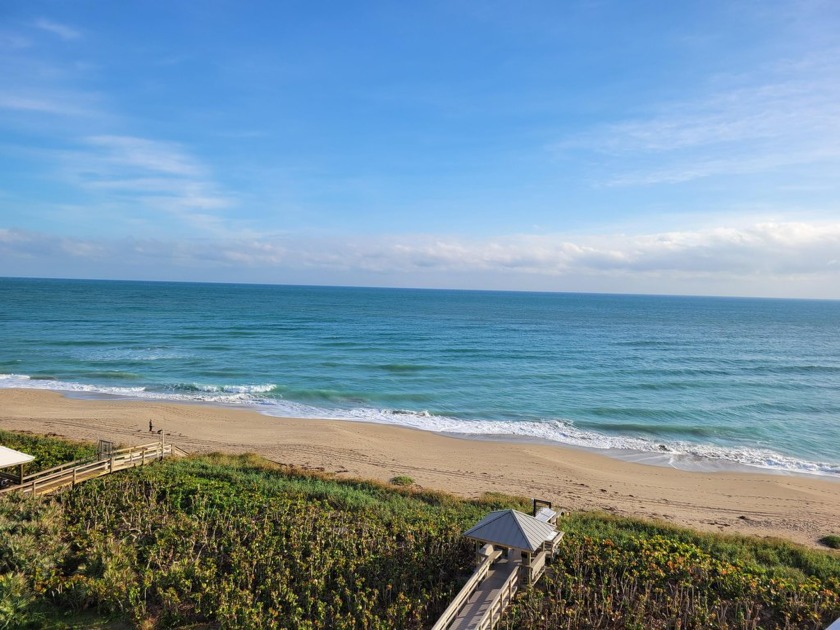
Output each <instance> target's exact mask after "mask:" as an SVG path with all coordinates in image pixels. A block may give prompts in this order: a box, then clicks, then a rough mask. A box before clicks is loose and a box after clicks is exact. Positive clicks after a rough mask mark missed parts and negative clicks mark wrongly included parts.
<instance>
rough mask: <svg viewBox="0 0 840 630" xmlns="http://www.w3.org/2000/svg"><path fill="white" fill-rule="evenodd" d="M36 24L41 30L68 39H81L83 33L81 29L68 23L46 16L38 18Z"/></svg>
mask: <svg viewBox="0 0 840 630" xmlns="http://www.w3.org/2000/svg"><path fill="white" fill-rule="evenodd" d="M35 26H36V27H38V28H40V29H41V30H44V31H47V32H50V33H52V34H53V35H58V36H59V37H60V38H61V39H63V40H66V41H70V40H74V39H79V38H81V36H82V34H81V33H80V32H79V31H77V30H76V29H74V28H72V27H70V26H67V25H66V24H61V23H59V22H54V21H53V20H46V19H44V18H41V19H39V20H37V21H36V22H35Z"/></svg>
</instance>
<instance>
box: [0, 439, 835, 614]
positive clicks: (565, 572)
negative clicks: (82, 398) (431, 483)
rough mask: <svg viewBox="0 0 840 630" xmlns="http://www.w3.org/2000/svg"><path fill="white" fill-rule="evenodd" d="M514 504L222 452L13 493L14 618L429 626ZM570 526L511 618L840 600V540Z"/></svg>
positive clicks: (7, 610) (0, 545)
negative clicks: (483, 525) (476, 545)
mask: <svg viewBox="0 0 840 630" xmlns="http://www.w3.org/2000/svg"><path fill="white" fill-rule="evenodd" d="M27 439H36V440H37V438H31V436H30V437H28V438H27ZM54 442H56V441H55V440H53V441H52V442H50V444H53V443H54ZM4 443H6V444H7V445H9V446H11V447H13V448H15V446H14V444H12V443H9V442H4ZM46 444H47V443H46V442H44V443H43V444H41V447H43V448H46V449H49V446H45V445H46ZM18 447H19V448H23V447H22V446H21V445H20V444H18ZM59 459H60V458H59ZM502 507H515V508H518V509H521V510H528V507H529V506H528V502H527V501H526V500H524V499H518V498H515V497H507V496H497V495H487V496H485V497H484V498H482V499H480V500H464V499H459V498H456V497H453V496H450V495H446V494H442V493H436V492H427V491H424V490H422V489H420V488H418V487H417V486H416V485H415V486H411V487H409V486H405V487H401V486H395V485H393V484H391V485H387V484H379V483H374V482H366V481H358V480H339V479H334V478H330V477H329V476H325V475H323V474H313V473H311V472H307V471H301V470H297V469H293V468H289V467H284V466H280V465H278V464H274V463H271V462H268V461H266V460H264V459H261V458H259V457H256V456H235V457H234V456H226V455H220V454H217V455H206V456H194V457H189V458H184V459H173V460H167V461H164V462H158V463H154V464H152V465H148V466H145V467H142V468H135V469H132V470H128V471H123V472H120V473H116V474H113V475H109V476H106V477H102V478H99V479H96V480H91V481H87V482H85V483H83V484H80V485H79V486H77V487H76V488H74V489H71V490H65V491H62V492H59V493H57V494H55V495H54V496H48V497H23V496H18V495H16V494H7V495H4V496H3V497H0V628H3V627H32V628H41V627H47V628H62V627H64V628H68V627H90V626H96V624H102V625H100V626H99V627H140V628H175V627H194V628H201V627H207V628H216V627H222V628H360V629H361V628H382V629H385V628H424V627H429V626H430V625H431V624H432V623H433V622H434V621H435V619H436V618H437V616H438V615H439V614H440V613H441V612H442V611H443V609H444V608H445V607H446V605H447V604H448V602H449V600H450V599H451V598H452V597H453V596H454V594H455V593H457V591H458V589H459V588H460V586H461V584H463V582H464V581H465V580H466V578H467V577H468V575H469V573H470V571H471V563H472V558H473V547H472V545H471V544H470V543H468V542H467V541H465V540H464V539H463V538H462V537H461V535H460V534H461V532H462V531H464V530H465V529H466V528H468V527H469V526H471V525H472V524H474V523H475V522H476V521H477V520H479V519H480V518H481V517H482V516H484V515H485V514H486V513H487V512H488V511H490V510H493V509H499V508H502ZM560 526H561V528H562V529H564V530H565V531H566V537H565V538H564V541H563V543H562V545H561V548H560V554H559V557H558V558H557V559H556V560H555V562H554V563H553V564H552V565H551V566H550V567H549V570H548V571H547V573H546V575H545V576H544V577H543V578H542V580H541V581H540V582H539V583H538V584H537V585H536V586H535V587H533V588H526V589H523V590H521V591H520V593H519V594H518V596H517V598H516V600H515V604H514V605H513V606H512V607H511V608H510V609H509V611H508V613H507V614H506V616H505V618H504V619H503V621H502V623H501V625H500V626H499V627H502V628H701V627H703V628H707V627H715V628H718V627H719V628H823V627H825V626H826V625H827V624H828V623H829V622H830V621H832V620H833V619H834V618H836V617H838V616H840V554H838V553H837V552H835V551H830V550H827V551H824V552H821V551H817V550H810V549H806V548H803V547H800V546H797V545H794V544H791V543H787V542H783V541H764V540H758V539H750V538H743V537H723V536H714V535H706V534H698V533H696V532H692V531H688V530H684V529H679V528H676V527H671V526H667V525H664V524H657V523H651V522H643V521H638V520H630V519H620V518H614V517H611V516H609V515H604V514H572V515H569V516H567V517H565V518H564V519H563V520H562V521H561V523H560ZM79 620H84V621H79ZM108 624H110V625H108Z"/></svg>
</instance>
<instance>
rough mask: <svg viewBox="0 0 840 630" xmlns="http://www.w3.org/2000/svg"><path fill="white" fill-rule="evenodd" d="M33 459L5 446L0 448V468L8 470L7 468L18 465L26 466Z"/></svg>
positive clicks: (31, 456)
mask: <svg viewBox="0 0 840 630" xmlns="http://www.w3.org/2000/svg"><path fill="white" fill-rule="evenodd" d="M33 459H35V457H34V456H33V455H27V454H26V453H21V452H20V451H16V450H14V449H11V448H7V447H5V446H0V468H8V467H9V466H17V465H19V464H26V463H28V462H31V461H32V460H33Z"/></svg>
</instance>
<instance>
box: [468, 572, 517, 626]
mask: <svg viewBox="0 0 840 630" xmlns="http://www.w3.org/2000/svg"><path fill="white" fill-rule="evenodd" d="M520 574H521V571H519V568H518V567H517V568H516V569H514V570H513V571H511V572H510V577H508V579H507V580H505V583H504V584H502V587H501V588H500V589H499V592H498V594H497V595H496V597H495V598H494V599H493V601H492V602H491V603H490V605H489V606H488V607H487V610H486V611H485V612H484V614H483V615H482V616H481V619H479V621H478V624H476V625H475V630H488V629H490V628H493V627H494V626H495V625H496V624H497V623H498V621H499V619H501V618H502V613H504V612H505V608H507V607H508V604H510V602H511V600H512V599H513V596H514V595H516V591H517V590H518V589H519V580H520Z"/></svg>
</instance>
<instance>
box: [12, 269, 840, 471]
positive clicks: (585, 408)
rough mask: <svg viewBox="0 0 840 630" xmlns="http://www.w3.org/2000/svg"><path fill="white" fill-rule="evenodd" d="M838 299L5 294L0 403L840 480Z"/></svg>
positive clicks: (96, 286)
mask: <svg viewBox="0 0 840 630" xmlns="http://www.w3.org/2000/svg"><path fill="white" fill-rule="evenodd" d="M839 324H840V302H836V301H803V300H760V299H730V298H703V297H658V296H619V295H588V294H546V293H503V292H470V291H426V290H403V289H360V288H324V287H287V286H255V285H219V284H183V283H145V282H106V281H80V280H29V279H0V387H27V388H41V389H51V390H56V391H62V392H65V393H69V394H71V395H83V396H113V395H116V396H124V397H128V398H134V399H154V400H173V401H200V402H207V403H213V404H230V405H242V406H248V407H252V408H254V409H257V410H259V411H261V412H264V413H266V414H269V415H277V416H288V415H291V416H297V417H313V418H315V417H321V418H322V417H327V418H344V419H348V420H366V421H372V422H384V423H389V424H400V425H406V426H411V427H416V428H421V429H428V430H432V431H439V432H444V433H451V434H459V435H467V436H473V437H484V438H510V437H514V438H516V439H534V440H540V441H550V442H557V443H561V444H569V445H574V446H583V447H587V448H595V449H606V451H607V452H609V453H612V454H617V455H623V456H626V457H629V458H631V459H632V458H636V459H640V460H644V459H646V457H647V455H645V454H649V456H650V460H651V461H657V462H658V463H671V464H673V465H680V466H682V465H685V466H696V467H701V468H703V467H710V468H715V467H719V466H721V465H724V466H725V465H728V464H732V465H748V466H757V467H761V468H765V469H776V470H787V471H798V472H807V473H815V474H823V475H831V476H840V334H838V333H840V329H839V327H838V325H839Z"/></svg>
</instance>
